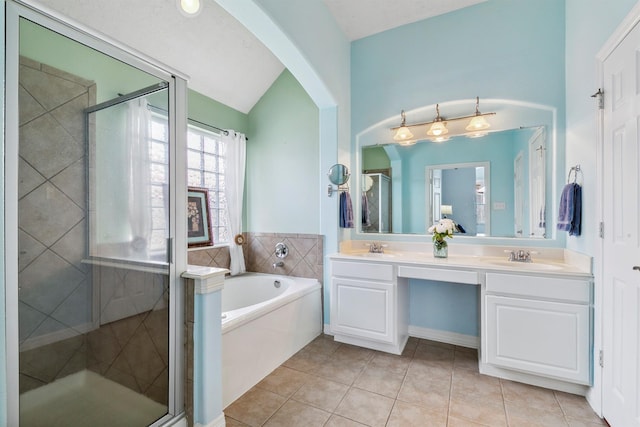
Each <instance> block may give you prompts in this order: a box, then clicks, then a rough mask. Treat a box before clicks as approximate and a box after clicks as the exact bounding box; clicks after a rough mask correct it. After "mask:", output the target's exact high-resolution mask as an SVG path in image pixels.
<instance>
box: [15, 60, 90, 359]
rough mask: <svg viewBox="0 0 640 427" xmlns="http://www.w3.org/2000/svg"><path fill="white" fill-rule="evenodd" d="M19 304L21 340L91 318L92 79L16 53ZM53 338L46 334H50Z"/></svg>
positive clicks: (84, 324) (62, 331)
mask: <svg viewBox="0 0 640 427" xmlns="http://www.w3.org/2000/svg"><path fill="white" fill-rule="evenodd" d="M19 83H20V84H19V105H20V150H19V153H20V160H19V162H20V164H19V184H18V210H19V224H18V227H19V230H18V233H19V255H18V266H19V286H20V291H19V309H20V345H21V348H23V347H25V345H26V346H27V347H33V346H35V345H38V342H39V341H42V339H43V338H42V337H43V336H45V337H46V336H48V337H53V336H55V335H53V334H58V335H59V338H61V337H64V336H65V335H66V337H68V336H69V334H68V330H69V328H76V329H77V330H80V331H82V330H87V329H88V328H90V323H91V311H90V310H91V304H90V301H91V280H90V277H89V268H88V267H87V266H86V265H84V264H82V263H81V261H82V259H83V258H84V256H85V250H84V248H85V246H86V243H85V242H86V231H85V219H86V202H85V173H84V170H85V167H84V165H85V149H84V133H83V114H82V112H83V110H84V109H85V108H86V107H88V106H89V105H92V104H95V92H96V87H95V84H94V83H93V82H91V81H88V80H85V79H81V78H79V77H76V76H73V75H71V74H68V73H65V72H62V71H60V70H57V69H54V68H51V67H49V66H47V65H45V64H41V63H38V62H35V61H32V60H30V59H27V58H24V57H22V58H20V80H19ZM50 340H51V339H49V341H50Z"/></svg>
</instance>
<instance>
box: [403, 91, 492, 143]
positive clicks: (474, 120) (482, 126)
mask: <svg viewBox="0 0 640 427" xmlns="http://www.w3.org/2000/svg"><path fill="white" fill-rule="evenodd" d="M401 114H402V124H401V125H400V126H399V127H393V128H391V130H392V131H395V132H396V133H395V135H394V136H393V139H394V141H395V142H397V143H398V144H401V145H412V144H415V143H416V142H417V138H415V137H414V136H413V133H411V130H410V128H415V127H427V126H428V130H427V132H426V134H427V135H428V136H429V140H430V141H432V142H445V141H448V140H449V139H450V138H451V136H457V135H465V136H467V137H468V138H481V137H483V136H486V135H488V134H489V132H488V131H487V129H489V128H490V127H491V125H490V124H489V122H488V121H487V119H486V116H493V115H495V114H496V113H481V112H480V97H478V96H476V111H475V113H474V114H472V115H469V116H462V117H453V118H447V119H445V118H444V117H442V116H441V115H440V104H436V118H435V119H434V120H433V121H430V122H424V123H416V124H409V125H408V124H406V119H405V114H404V110H402V113H401ZM469 119H471V120H469ZM461 120H469V123H468V125H467V126H466V127H464V128H463V127H461V126H463V125H457V126H455V125H454V123H455V122H458V121H461ZM447 125H451V129H452V130H451V132H450V130H449V128H448V127H447ZM465 131H466V132H465Z"/></svg>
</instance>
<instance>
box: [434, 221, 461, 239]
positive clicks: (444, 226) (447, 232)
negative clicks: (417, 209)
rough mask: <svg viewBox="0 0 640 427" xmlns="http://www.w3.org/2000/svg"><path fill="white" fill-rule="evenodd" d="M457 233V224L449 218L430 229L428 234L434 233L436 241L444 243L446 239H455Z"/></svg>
mask: <svg viewBox="0 0 640 427" xmlns="http://www.w3.org/2000/svg"><path fill="white" fill-rule="evenodd" d="M455 231H456V224H455V222H453V220H451V219H449V218H443V219H441V220H440V221H439V222H438V223H437V224H434V225H432V226H431V227H429V229H428V232H429V233H433V240H434V241H440V242H441V241H443V240H444V238H445V237H449V238H451V237H453V233H454V232H455Z"/></svg>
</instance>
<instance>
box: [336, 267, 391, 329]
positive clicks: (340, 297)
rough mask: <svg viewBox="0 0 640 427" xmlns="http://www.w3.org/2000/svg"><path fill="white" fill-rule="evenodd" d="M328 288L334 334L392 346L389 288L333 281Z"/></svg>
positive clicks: (346, 280)
mask: <svg viewBox="0 0 640 427" xmlns="http://www.w3.org/2000/svg"><path fill="white" fill-rule="evenodd" d="M332 288H333V289H332V293H333V295H332V298H333V299H334V301H335V303H334V304H333V307H332V308H333V309H332V312H331V324H332V325H331V328H332V330H333V331H334V332H339V333H343V334H348V335H352V336H356V337H361V338H369V339H374V340H378V341H384V342H393V339H394V332H393V331H394V325H393V320H392V319H393V316H392V314H393V307H394V305H393V301H394V295H393V291H394V286H393V285H392V284H387V283H379V282H369V281H362V280H351V279H340V278H334V279H333V286H332Z"/></svg>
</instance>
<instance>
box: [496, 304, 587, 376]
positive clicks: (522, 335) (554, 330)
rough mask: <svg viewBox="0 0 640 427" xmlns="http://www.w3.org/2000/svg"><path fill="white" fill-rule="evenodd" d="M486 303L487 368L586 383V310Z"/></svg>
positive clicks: (558, 306)
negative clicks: (506, 369) (489, 365)
mask: <svg viewBox="0 0 640 427" xmlns="http://www.w3.org/2000/svg"><path fill="white" fill-rule="evenodd" d="M486 304H487V310H486V316H487V331H486V333H487V347H488V348H487V361H488V362H489V363H491V364H493V365H496V366H501V367H506V368H512V369H517V370H521V371H525V372H531V373H536V374H541V375H545V376H548V377H553V378H559V379H565V380H569V381H572V382H577V383H581V384H589V382H590V369H589V366H590V356H589V347H590V340H589V334H590V326H589V306H588V305H580V304H565V303H557V302H548V301H534V300H526V299H519V298H508V297H500V296H494V295H488V296H487V297H486Z"/></svg>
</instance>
